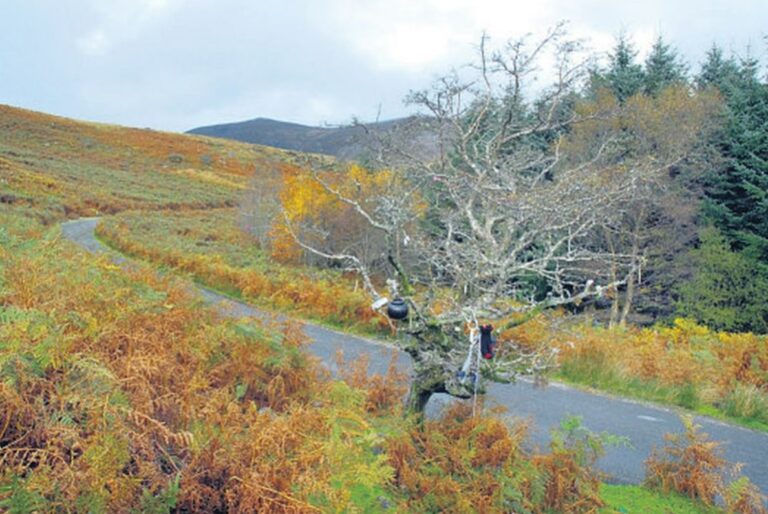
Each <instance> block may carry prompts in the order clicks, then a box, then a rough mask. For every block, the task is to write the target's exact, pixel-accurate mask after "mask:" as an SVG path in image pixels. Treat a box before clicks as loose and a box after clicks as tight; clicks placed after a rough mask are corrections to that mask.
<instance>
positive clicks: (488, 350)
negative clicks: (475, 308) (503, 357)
mask: <svg viewBox="0 0 768 514" xmlns="http://www.w3.org/2000/svg"><path fill="white" fill-rule="evenodd" d="M495 346H496V338H495V337H493V326H492V325H480V353H482V354H483V358H484V359H493V354H494V347H495Z"/></svg>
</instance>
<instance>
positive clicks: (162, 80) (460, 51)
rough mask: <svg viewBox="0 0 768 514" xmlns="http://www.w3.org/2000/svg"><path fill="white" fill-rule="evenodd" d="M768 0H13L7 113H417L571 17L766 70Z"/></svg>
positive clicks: (575, 28)
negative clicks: (499, 55)
mask: <svg viewBox="0 0 768 514" xmlns="http://www.w3.org/2000/svg"><path fill="white" fill-rule="evenodd" d="M767 7H768V6H767V5H766V0H644V1H638V2H630V1H622V0H535V1H534V0H528V1H525V2H522V1H518V0H314V1H312V0H282V1H280V0H0V103H4V104H10V105H14V106H19V107H25V108H29V109H34V110H39V111H44V112H49V113H53V114H59V115H63V116H68V117H73V118H78V119H86V120H93V121H102V122H108V123H116V124H121V125H129V126H137V127H151V128H155V129H163V130H172V131H184V130H188V129H191V128H193V127H197V126H201V125H210V124H215V123H222V122H230V121H240V120H245V119H251V118H256V117H270V118H275V119H280V120H286V121H294V122H298V123H305V124H310V125H317V124H324V123H330V124H336V123H347V122H349V121H351V119H352V118H353V117H358V118H360V119H362V120H371V119H374V118H375V117H376V115H377V112H378V110H379V108H381V118H382V119H388V118H394V117H399V116H402V115H404V114H406V112H407V110H406V107H404V106H403V102H402V99H403V97H404V96H405V95H406V94H407V93H408V91H409V90H412V89H419V88H423V87H426V86H428V85H429V83H430V81H431V79H432V78H433V77H435V76H436V75H438V74H441V73H444V72H446V71H448V70H450V68H451V67H452V66H458V65H461V64H462V63H465V62H467V61H468V60H470V59H471V58H472V56H473V53H474V51H475V47H476V45H477V43H478V41H479V38H480V35H481V34H482V32H483V31H486V32H487V33H488V34H489V35H490V36H491V37H492V39H493V41H503V40H505V39H507V38H510V37H514V36H519V35H522V34H524V33H526V32H534V33H536V32H541V31H544V30H546V28H547V27H550V26H552V25H553V24H555V23H556V22H557V21H559V20H569V22H570V26H571V31H572V32H573V33H574V34H575V35H577V36H580V37H587V38H589V39H590V41H591V46H592V47H593V48H594V49H595V50H596V51H603V52H606V51H608V50H610V48H611V46H612V44H613V42H614V39H615V36H616V35H617V34H618V33H619V32H620V31H622V30H624V31H625V32H626V33H627V34H629V35H630V37H631V39H632V40H633V41H634V43H635V45H636V47H637V48H638V49H639V50H640V52H641V56H642V55H643V54H644V53H645V52H647V50H648V48H649V47H650V45H651V43H652V41H653V39H654V38H655V37H656V36H657V35H658V34H662V35H663V36H664V38H665V39H666V40H667V41H668V42H670V43H672V44H673V45H674V46H675V47H677V48H678V49H679V51H680V52H681V53H682V54H683V55H684V56H685V57H686V59H687V60H689V61H690V62H692V63H694V64H695V66H694V70H695V69H697V67H698V63H699V62H700V61H701V59H702V58H703V56H704V53H705V51H706V50H707V48H709V47H710V46H711V45H712V43H713V42H715V41H716V42H717V43H718V44H720V45H721V46H723V47H724V48H725V49H726V50H729V51H734V52H737V53H739V54H743V53H745V49H746V47H747V45H751V47H752V53H753V55H755V56H758V57H760V58H762V59H763V62H765V60H766V59H765V58H764V57H765V53H766V42H765V39H764V37H765V35H766V33H768V9H767Z"/></svg>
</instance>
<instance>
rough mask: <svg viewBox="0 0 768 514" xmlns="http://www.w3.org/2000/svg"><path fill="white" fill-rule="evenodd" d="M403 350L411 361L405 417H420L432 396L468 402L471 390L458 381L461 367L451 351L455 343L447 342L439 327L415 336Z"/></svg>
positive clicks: (429, 328) (448, 340)
mask: <svg viewBox="0 0 768 514" xmlns="http://www.w3.org/2000/svg"><path fill="white" fill-rule="evenodd" d="M413 336H414V337H413V338H411V341H409V343H408V344H407V345H403V350H405V351H406V352H407V353H409V354H410V355H411V357H412V358H413V376H412V377H411V387H410V390H409V393H408V400H407V403H406V414H415V415H417V416H419V417H423V415H424V409H425V408H426V406H427V403H428V402H429V399H430V398H431V397H432V395H433V394H435V393H447V394H449V395H451V396H454V397H456V398H471V396H472V393H473V389H474V388H473V387H469V386H468V385H467V383H468V382H467V383H461V382H460V381H459V379H458V378H457V372H458V371H459V368H460V366H461V364H460V363H456V362H453V360H452V359H451V357H450V351H451V350H453V349H455V348H456V341H454V340H451V339H449V338H448V337H446V335H445V334H444V333H443V332H442V330H440V328H439V327H436V326H435V327H428V328H426V329H422V330H421V331H419V332H418V333H416V334H413Z"/></svg>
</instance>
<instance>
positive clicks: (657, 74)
mask: <svg viewBox="0 0 768 514" xmlns="http://www.w3.org/2000/svg"><path fill="white" fill-rule="evenodd" d="M686 68H687V67H686V65H685V63H683V62H682V61H681V60H680V57H679V56H678V54H677V50H675V49H674V48H672V47H671V46H669V45H668V44H666V43H665V42H664V39H663V38H662V37H661V36H659V37H658V38H656V42H655V43H654V44H653V47H652V48H651V53H650V54H649V55H648V58H647V59H646V60H645V76H644V81H643V91H644V92H645V93H646V94H648V95H652V96H656V95H657V94H658V93H659V92H660V91H661V90H662V89H664V88H665V87H667V86H670V85H672V84H680V83H685V82H686V72H687V70H686Z"/></svg>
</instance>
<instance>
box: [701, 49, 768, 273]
mask: <svg viewBox="0 0 768 514" xmlns="http://www.w3.org/2000/svg"><path fill="white" fill-rule="evenodd" d="M713 60H714V59H713ZM731 68H732V66H731V65H730V64H728V61H726V62H725V64H724V65H723V66H722V67H721V69H720V71H719V75H714V78H711V77H710V75H712V73H711V72H712V71H713V70H716V68H715V66H710V67H708V68H707V69H706V71H707V72H709V75H708V76H707V78H706V80H714V81H715V83H716V84H718V87H720V89H721V92H722V94H723V96H724V97H725V100H726V107H727V111H726V125H725V128H724V130H723V131H722V133H721V134H720V135H719V136H718V137H717V138H716V140H715V141H714V143H713V144H714V146H715V148H716V149H717V150H718V152H719V153H720V155H721V156H722V164H721V165H720V166H719V167H718V168H717V169H715V170H712V171H711V172H710V174H709V177H708V180H707V190H706V192H707V202H706V210H705V212H706V213H707V214H708V215H709V217H710V219H711V220H712V221H713V222H714V223H715V225H716V226H717V227H718V228H720V229H721V230H722V231H723V232H724V233H725V235H726V236H727V237H728V238H729V240H730V243H731V245H732V246H733V247H734V248H736V249H749V251H750V252H751V253H752V254H753V255H755V256H756V257H759V258H761V259H768V84H766V83H764V82H761V80H760V77H759V71H758V63H757V61H755V60H754V59H745V60H743V61H742V63H741V64H740V66H739V67H738V69H737V70H735V72H734V70H732V69H731ZM703 71H704V70H703ZM703 80H705V79H704V78H703V77H700V81H703Z"/></svg>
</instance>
